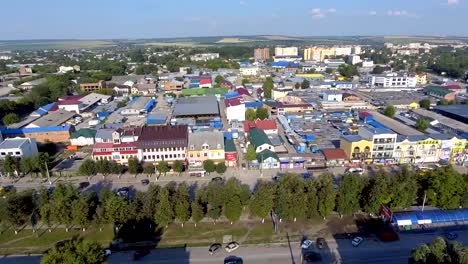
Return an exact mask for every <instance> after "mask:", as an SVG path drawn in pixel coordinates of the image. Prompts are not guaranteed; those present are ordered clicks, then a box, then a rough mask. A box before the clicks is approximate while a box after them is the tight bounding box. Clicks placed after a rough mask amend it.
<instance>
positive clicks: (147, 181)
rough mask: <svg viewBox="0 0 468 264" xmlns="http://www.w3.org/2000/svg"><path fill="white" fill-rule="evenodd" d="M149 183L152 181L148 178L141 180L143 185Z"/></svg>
mask: <svg viewBox="0 0 468 264" xmlns="http://www.w3.org/2000/svg"><path fill="white" fill-rule="evenodd" d="M149 183H150V181H149V180H148V179H143V180H141V184H143V185H148V184H149Z"/></svg>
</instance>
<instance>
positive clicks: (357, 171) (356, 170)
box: [347, 168, 364, 175]
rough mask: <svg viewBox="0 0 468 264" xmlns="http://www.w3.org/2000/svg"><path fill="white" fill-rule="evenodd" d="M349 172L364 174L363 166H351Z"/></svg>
mask: <svg viewBox="0 0 468 264" xmlns="http://www.w3.org/2000/svg"><path fill="white" fill-rule="evenodd" d="M347 172H348V173H354V174H359V175H362V174H363V173H364V170H363V169H361V168H349V169H348V170H347Z"/></svg>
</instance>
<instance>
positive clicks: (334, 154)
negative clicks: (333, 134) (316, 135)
mask: <svg viewBox="0 0 468 264" xmlns="http://www.w3.org/2000/svg"><path fill="white" fill-rule="evenodd" d="M322 153H323V155H324V156H325V159H326V160H337V159H342V160H346V159H348V156H347V155H346V152H345V151H344V150H342V149H322Z"/></svg>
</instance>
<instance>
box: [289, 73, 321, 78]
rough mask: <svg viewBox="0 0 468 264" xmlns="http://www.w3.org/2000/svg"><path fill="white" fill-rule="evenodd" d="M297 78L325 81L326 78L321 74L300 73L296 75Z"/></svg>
mask: <svg viewBox="0 0 468 264" xmlns="http://www.w3.org/2000/svg"><path fill="white" fill-rule="evenodd" d="M296 77H302V78H311V79H323V78H325V76H323V74H320V73H300V74H296Z"/></svg>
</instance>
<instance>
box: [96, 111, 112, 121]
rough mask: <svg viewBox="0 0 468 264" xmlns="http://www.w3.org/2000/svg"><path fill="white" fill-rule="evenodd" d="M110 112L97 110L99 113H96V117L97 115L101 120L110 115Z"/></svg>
mask: <svg viewBox="0 0 468 264" xmlns="http://www.w3.org/2000/svg"><path fill="white" fill-rule="evenodd" d="M110 114H111V113H110V112H99V113H97V117H98V119H99V120H102V119H104V118H106V117H108V116H110Z"/></svg>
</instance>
